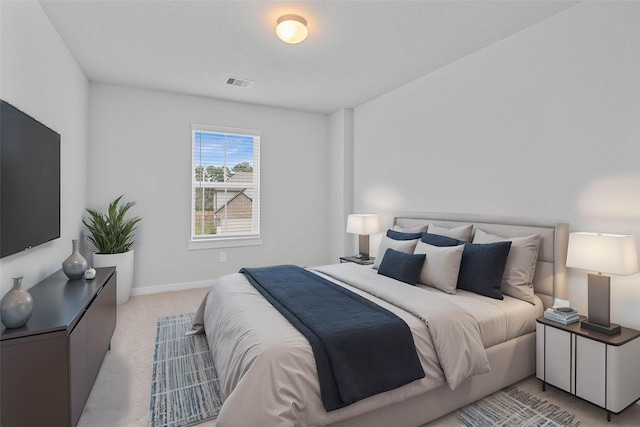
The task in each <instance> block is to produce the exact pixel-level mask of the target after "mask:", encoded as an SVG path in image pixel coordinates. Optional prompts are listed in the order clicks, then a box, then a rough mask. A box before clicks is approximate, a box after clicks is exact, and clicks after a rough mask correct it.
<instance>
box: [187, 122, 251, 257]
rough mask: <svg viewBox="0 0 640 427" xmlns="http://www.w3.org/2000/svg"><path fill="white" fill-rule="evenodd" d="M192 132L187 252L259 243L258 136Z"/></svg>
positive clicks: (205, 129)
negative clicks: (189, 236)
mask: <svg viewBox="0 0 640 427" xmlns="http://www.w3.org/2000/svg"><path fill="white" fill-rule="evenodd" d="M191 133H192V142H193V145H192V147H193V149H192V150H193V162H192V163H193V164H192V171H191V173H192V175H191V176H192V192H191V199H192V202H191V243H194V244H193V245H192V244H190V248H193V249H197V248H198V247H216V246H218V247H222V246H239V245H243V244H247V245H250V244H260V243H261V242H260V241H259V240H258V239H260V161H259V160H260V132H258V131H254V130H245V129H230V128H221V127H215V126H205V125H192V131H191ZM206 242H217V243H223V244H221V245H220V244H217V245H216V244H214V245H213V246H210V245H206ZM203 243H204V246H203Z"/></svg>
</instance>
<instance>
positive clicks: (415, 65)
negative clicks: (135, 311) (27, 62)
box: [40, 0, 575, 113]
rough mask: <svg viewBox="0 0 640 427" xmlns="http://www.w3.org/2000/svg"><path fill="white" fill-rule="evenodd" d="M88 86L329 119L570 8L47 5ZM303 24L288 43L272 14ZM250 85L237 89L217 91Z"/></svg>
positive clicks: (556, 4) (562, 4) (512, 4)
mask: <svg viewBox="0 0 640 427" xmlns="http://www.w3.org/2000/svg"><path fill="white" fill-rule="evenodd" d="M40 4H41V5H42V8H43V9H44V11H45V13H46V14H47V15H48V17H49V19H50V20H51V22H52V23H53V25H54V27H55V28H56V29H57V31H58V32H59V33H60V36H61V37H62V39H63V40H64V42H65V43H66V44H67V45H68V46H69V49H70V50H71V53H72V54H73V56H74V57H75V58H76V60H77V61H78V63H79V64H80V67H81V68H82V69H83V71H84V72H85V74H86V75H87V78H88V79H89V81H91V82H101V83H111V84H117V85H124V86H132V87H139V88H146V89H155V90H162V91H169V92H176V93H184V94H190V95H198V96H205V97H212V98H219V99H226V100H233V101H241V102H249V103H253V104H261V105H269V106H275V107H282V108H288V109H295V110H302V111H310V112H317V113H331V112H334V111H337V110H339V109H340V108H351V107H356V106H358V105H361V104H363V103H365V102H367V101H369V100H371V99H373V98H375V97H377V96H379V95H381V94H384V93H386V92H388V91H390V90H393V89H395V88H397V87H400V86H402V85H404V84H406V83H408V82H410V81H412V80H415V79H417V78H418V77H421V76H423V75H425V74H428V73H430V72H432V71H434V70H437V69H439V68H441V67H443V66H445V65H447V64H450V63H452V62H454V61H456V60H457V59H459V58H462V57H464V56H466V55H469V54H471V53H473V52H476V51H478V50H480V49H482V48H484V47H486V46H488V45H491V44H492V43H495V42H496V41H498V40H501V39H504V38H505V37H508V36H510V35H512V34H514V33H516V32H518V31H521V30H522V29H524V28H527V27H529V26H531V25H533V24H536V23H538V22H540V21H542V20H544V19H546V18H548V17H550V16H552V15H554V14H556V13H558V12H560V11H562V10H564V9H566V8H568V7H571V6H572V5H573V4H575V2H567V1H518V0H513V1H508V0H503V1H478V0H476V1H453V0H450V1H298V2H280V1H184V0H180V1H179V0H174V1H83V2H79V1H51V0H41V1H40ZM286 13H296V14H299V15H302V16H304V17H305V18H306V20H307V21H308V28H309V37H308V38H307V40H305V41H304V42H302V43H300V44H297V45H288V44H285V43H283V42H281V41H280V40H279V39H278V38H277V37H276V35H275V22H276V20H277V18H278V17H279V16H280V15H283V14H286ZM227 77H237V78H242V79H249V80H252V81H254V83H253V84H252V85H251V86H250V87H248V88H240V87H234V86H229V85H226V84H225V82H226V79H227Z"/></svg>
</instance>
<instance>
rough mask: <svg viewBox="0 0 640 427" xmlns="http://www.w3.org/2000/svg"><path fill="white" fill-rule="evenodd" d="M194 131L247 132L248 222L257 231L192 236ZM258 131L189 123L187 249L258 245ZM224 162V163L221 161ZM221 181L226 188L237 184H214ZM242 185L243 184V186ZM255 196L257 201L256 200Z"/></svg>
mask: <svg viewBox="0 0 640 427" xmlns="http://www.w3.org/2000/svg"><path fill="white" fill-rule="evenodd" d="M196 132H205V133H219V134H227V135H238V136H250V137H253V183H252V186H253V189H254V190H253V191H254V198H253V199H252V200H253V203H252V221H253V223H254V225H253V226H252V228H253V227H255V228H257V232H255V233H251V234H248V235H231V236H223V237H220V236H215V235H207V236H203V237H196V236H195V233H194V229H195V191H194V190H195V189H196V188H197V187H196V183H199V182H201V181H196V180H195V169H196V166H197V165H196V164H195V161H196V156H195V152H194V150H195V148H196V138H195V133H196ZM261 137H262V132H261V131H259V130H254V129H241V128H232V127H226V126H214V125H204V124H195V123H192V124H191V170H190V173H191V180H190V181H191V197H190V205H189V209H190V213H189V218H190V219H189V222H190V226H189V241H188V249H189V250H198V249H215V248H230V247H242V246H256V245H262V234H261V229H262V228H261V223H260V192H261V191H260V142H261ZM224 166H227V167H228V165H224ZM219 184H222V185H221V186H222V187H226V188H234V187H238V188H239V187H240V186H241V184H237V183H220V182H218V183H216V186H218V185H219ZM243 187H246V186H243ZM256 199H257V203H255V202H256Z"/></svg>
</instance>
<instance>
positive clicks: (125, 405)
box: [78, 289, 640, 427]
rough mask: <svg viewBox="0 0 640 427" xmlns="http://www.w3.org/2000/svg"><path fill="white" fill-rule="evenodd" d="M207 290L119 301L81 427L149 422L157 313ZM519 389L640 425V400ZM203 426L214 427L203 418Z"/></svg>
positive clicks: (595, 417)
mask: <svg viewBox="0 0 640 427" xmlns="http://www.w3.org/2000/svg"><path fill="white" fill-rule="evenodd" d="M206 292H207V289H189V290H184V291H176V292H163V293H159V294H152V295H141V296H136V297H131V299H130V300H129V302H127V303H126V304H123V305H120V306H118V323H117V326H116V331H115V333H114V336H113V339H112V340H111V350H110V351H109V353H107V356H106V358H105V361H104V363H103V365H102V369H101V370H100V373H99V375H98V378H97V380H96V383H95V385H94V387H93V390H92V392H91V395H90V396H89V400H88V402H87V405H86V406H85V408H84V411H83V413H82V417H81V418H80V422H79V423H78V426H79V427H147V426H149V425H150V417H149V402H150V399H151V377H152V370H153V353H154V348H155V337H156V331H157V320H158V318H159V317H164V316H170V315H176V314H182V313H186V312H192V311H195V310H196V309H197V308H198V306H199V305H200V302H201V301H202V298H204V296H205V294H206ZM516 386H517V387H518V389H519V390H521V391H524V392H527V393H530V394H532V395H534V396H536V397H538V398H540V399H546V400H549V401H550V402H553V403H555V404H557V405H558V406H560V407H561V408H563V409H564V410H567V411H570V412H571V413H573V414H574V415H575V416H576V418H577V419H579V420H581V421H582V426H585V427H591V426H594V427H596V426H629V427H631V426H640V405H632V406H631V407H630V408H628V409H627V410H625V411H624V412H622V413H621V414H620V415H613V417H612V419H611V422H610V423H607V422H606V421H607V418H606V413H605V411H604V410H602V409H600V408H598V407H596V406H594V405H591V404H590V403H588V402H585V401H583V400H581V399H578V398H576V397H574V396H571V395H569V394H568V393H565V392H563V391H560V390H557V389H555V388H553V387H547V391H546V392H542V390H541V387H540V382H539V381H538V380H537V379H535V378H534V377H530V378H527V379H525V380H523V381H521V382H519V383H518V384H516ZM427 425H428V426H429V427H433V426H452V427H453V426H455V427H459V426H463V424H462V423H461V422H460V421H459V420H458V418H457V416H456V415H455V413H452V414H448V415H445V416H444V417H442V418H439V419H437V420H435V421H432V422H431V423H429V424H427ZM199 426H202V427H214V426H215V421H205V422H204V423H202V424H199Z"/></svg>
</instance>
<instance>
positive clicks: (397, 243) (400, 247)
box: [373, 236, 418, 270]
mask: <svg viewBox="0 0 640 427" xmlns="http://www.w3.org/2000/svg"><path fill="white" fill-rule="evenodd" d="M416 243H418V239H415V240H393V239H392V238H390V237H387V236H383V237H382V240H381V241H380V246H378V254H377V255H376V260H375V261H374V263H373V268H375V269H376V270H377V269H378V267H379V266H380V263H381V262H382V258H383V257H384V253H385V252H387V249H389V248H391V249H395V250H396V251H400V252H405V253H408V254H412V253H413V250H414V249H415V248H416Z"/></svg>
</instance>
